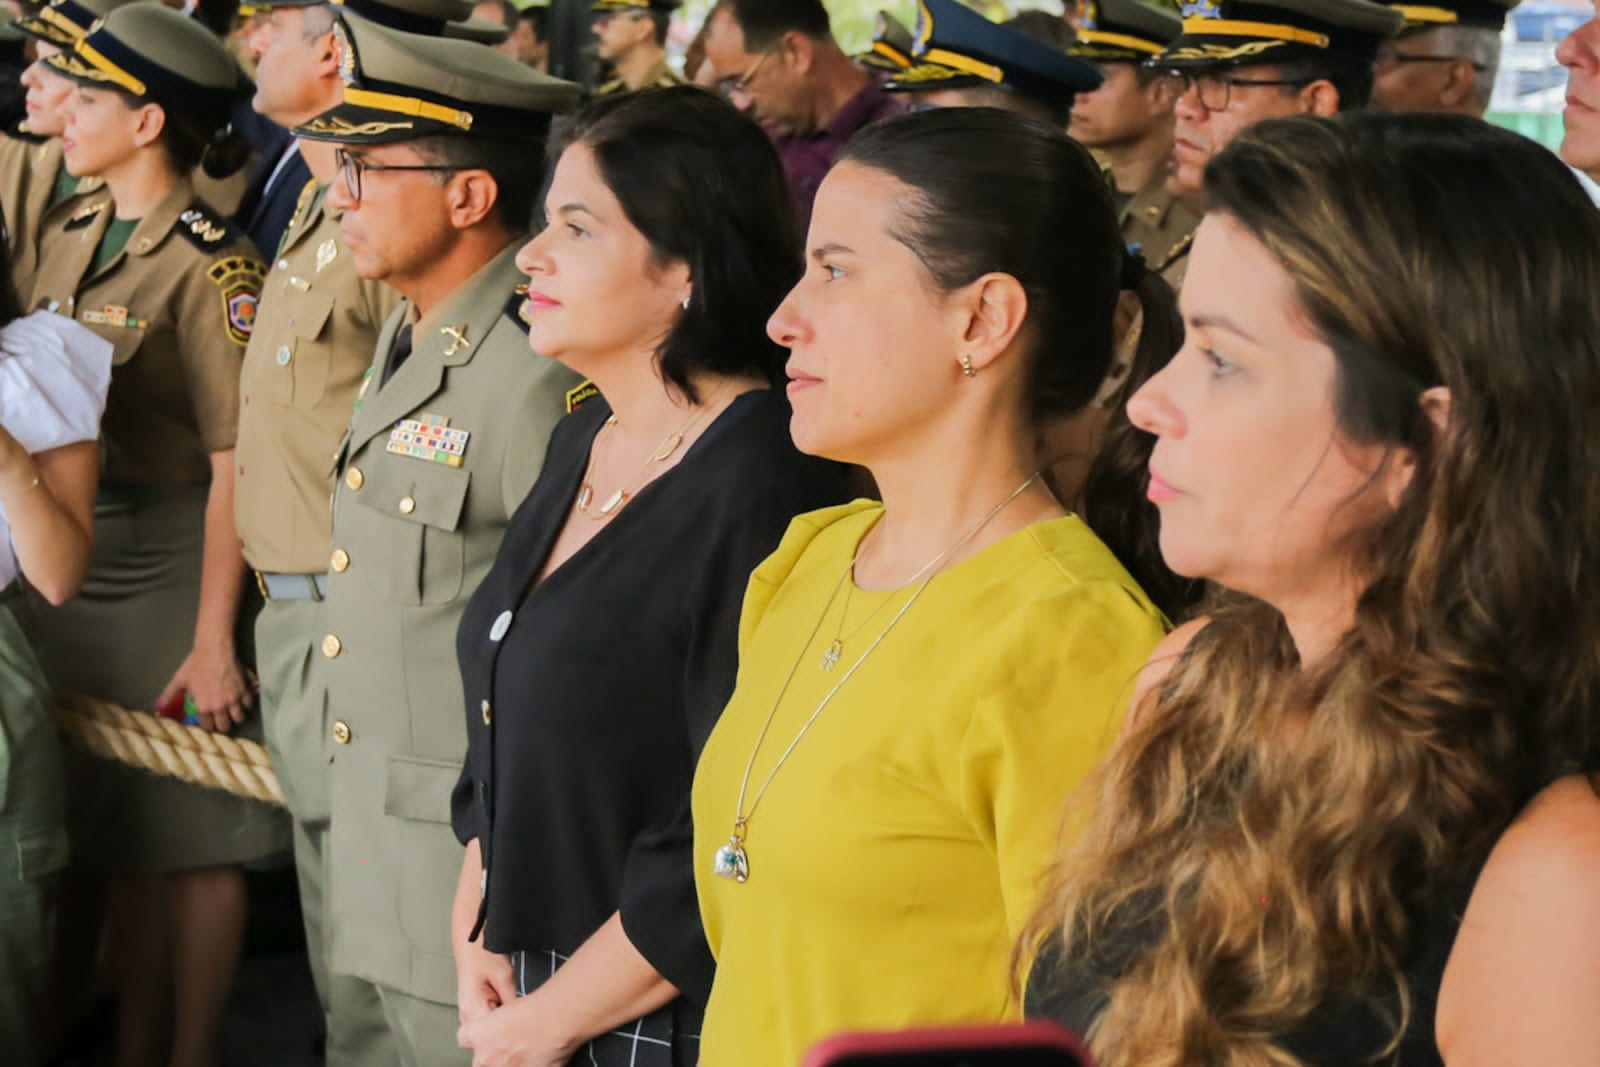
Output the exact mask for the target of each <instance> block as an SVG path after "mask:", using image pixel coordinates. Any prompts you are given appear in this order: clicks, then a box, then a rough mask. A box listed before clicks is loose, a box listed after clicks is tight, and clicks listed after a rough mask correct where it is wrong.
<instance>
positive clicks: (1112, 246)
mask: <svg viewBox="0 0 1600 1067" xmlns="http://www.w3.org/2000/svg"><path fill="white" fill-rule="evenodd" d="M839 159H840V160H841V161H849V162H851V163H855V164H858V165H860V166H864V167H871V168H872V169H874V170H879V171H883V172H884V173H886V174H889V175H891V176H892V177H894V178H895V179H897V180H898V181H900V182H903V183H904V184H906V185H908V186H910V187H911V188H912V189H914V190H915V195H913V196H910V197H907V198H906V199H905V201H904V203H903V206H902V208H901V210H900V218H899V221H898V224H897V226H896V228H895V236H896V237H898V238H899V240H900V241H901V242H902V243H903V244H905V245H906V246H907V247H908V248H910V249H911V250H912V251H913V252H915V253H916V255H917V257H918V258H919V259H920V260H922V263H923V265H924V266H925V267H927V269H928V272H929V273H930V274H931V275H932V276H933V280H934V283H935V284H936V285H938V286H940V287H941V288H943V289H957V288H960V287H961V286H963V285H968V284H970V283H971V282H973V281H975V280H977V279H978V278H980V277H982V276H983V275H985V274H988V273H991V272H998V273H1003V274H1009V275H1011V276H1012V277H1013V278H1015V279H1016V280H1017V281H1018V283H1020V284H1021V286H1022V288H1023V289H1024V291H1026V293H1027V294H1028V329H1029V330H1031V331H1032V334H1033V345H1032V352H1031V353H1030V365H1029V368H1028V382H1027V397H1028V407H1029V410H1028V415H1029V417H1030V419H1031V420H1032V422H1033V423H1034V424H1035V425H1038V424H1040V423H1044V422H1047V421H1049V420H1053V419H1057V418H1060V417H1063V416H1066V415H1071V414H1073V413H1075V412H1077V411H1080V410H1082V409H1083V408H1085V407H1086V406H1087V405H1088V404H1089V402H1090V401H1091V400H1093V399H1094V397H1095V394H1096V393H1097V392H1098V391H1099V389H1100V385H1101V383H1102V382H1103V381H1104V380H1105V377H1106V372H1107V371H1108V370H1109V369H1110V367H1111V357H1112V349H1113V345H1114V342H1115V337H1114V330H1113V325H1112V320H1113V317H1114V315H1115V313H1116V304H1117V295H1118V293H1119V292H1120V290H1121V289H1122V288H1123V282H1124V279H1125V272H1124V260H1125V258H1126V257H1127V256H1128V254H1129V253H1128V252H1127V249H1126V248H1125V247H1124V245H1123V241H1122V235H1121V233H1120V230H1119V227H1118V225H1117V214H1116V210H1115V208H1114V207H1113V206H1112V201H1111V191H1110V189H1109V187H1108V186H1107V184H1106V181H1105V179H1104V178H1103V177H1102V175H1101V171H1100V167H1099V166H1098V165H1097V164H1096V163H1095V161H1094V158H1093V157H1092V156H1090V155H1089V152H1088V151H1087V150H1086V149H1084V148H1083V147H1082V146H1080V145H1079V144H1078V143H1077V142H1075V141H1073V140H1071V139H1070V138H1068V137H1067V135H1066V134H1065V133H1064V132H1062V130H1061V129H1060V128H1059V127H1056V126H1051V125H1050V124H1048V123H1045V122H1041V121H1038V120H1036V119H1031V118H1026V117H1024V116H1021V115H1017V114H1015V113H1013V112H1009V111H1001V110H998V109H995V108H943V109H938V110H933V111H921V112H914V113H912V114H909V115H901V116H897V117H895V118H892V119H886V120H884V121H882V122H878V123H874V124H873V125H871V126H868V127H867V128H866V129H864V130H862V131H861V132H860V133H858V134H857V135H856V136H855V137H854V138H853V139H851V140H850V141H849V142H848V143H847V144H846V145H845V146H844V149H843V151H842V152H840V154H839ZM1130 273H1131V272H1130ZM1155 282H1156V284H1157V285H1160V284H1161V283H1160V279H1159V278H1157V279H1155ZM1163 289H1164V286H1163V287H1162V289H1157V288H1156V287H1155V286H1149V285H1145V283H1144V282H1142V281H1141V282H1140V283H1139V288H1138V291H1139V293H1140V300H1141V303H1143V304H1145V319H1146V323H1147V326H1146V335H1145V340H1144V341H1143V342H1142V345H1148V346H1150V347H1151V348H1155V347H1159V346H1161V345H1171V344H1173V337H1174V332H1175V331H1174V329H1173V328H1172V327H1173V324H1174V323H1175V322H1176V311H1175V309H1174V307H1173V302H1172V293H1171V291H1170V290H1165V291H1164V292H1163ZM1168 354H1169V355H1170V352H1169V353H1168Z"/></svg>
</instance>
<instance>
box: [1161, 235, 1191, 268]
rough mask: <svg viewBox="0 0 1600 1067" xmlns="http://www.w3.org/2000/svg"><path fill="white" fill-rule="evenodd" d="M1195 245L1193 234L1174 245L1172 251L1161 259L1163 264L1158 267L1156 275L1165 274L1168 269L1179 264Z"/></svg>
mask: <svg viewBox="0 0 1600 1067" xmlns="http://www.w3.org/2000/svg"><path fill="white" fill-rule="evenodd" d="M1193 244H1194V234H1192V233H1191V234H1189V235H1188V236H1187V237H1185V238H1184V239H1183V240H1181V241H1179V242H1178V243H1177V244H1175V245H1173V246H1172V249H1171V250H1170V251H1169V252H1167V254H1166V255H1165V256H1163V257H1162V258H1161V264H1160V266H1158V267H1156V273H1157V274H1161V273H1163V272H1165V271H1166V269H1167V268H1168V267H1170V266H1172V265H1173V264H1174V263H1176V262H1178V260H1180V259H1182V258H1183V257H1184V256H1187V255H1188V254H1189V249H1190V247H1191V246H1192V245H1193Z"/></svg>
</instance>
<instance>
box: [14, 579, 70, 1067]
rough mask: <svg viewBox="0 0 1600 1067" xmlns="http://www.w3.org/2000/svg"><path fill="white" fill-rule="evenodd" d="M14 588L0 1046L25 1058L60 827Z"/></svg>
mask: <svg viewBox="0 0 1600 1067" xmlns="http://www.w3.org/2000/svg"><path fill="white" fill-rule="evenodd" d="M17 588H18V586H17V584H16V583H13V585H12V586H11V588H10V589H8V590H6V591H4V592H0V1049H4V1050H5V1051H6V1053H7V1060H6V1062H8V1063H10V1062H16V1063H27V1062H29V1056H30V1052H31V1050H33V1047H34V1034H33V1033H32V1030H33V1022H34V1018H33V1016H34V1008H35V1004H36V1002H37V1001H38V998H39V991H40V989H41V988H42V987H43V985H44V974H45V958H46V951H47V949H48V936H49V933H48V932H49V930H50V922H49V919H48V916H49V912H50V904H49V898H50V887H51V884H52V882H53V881H54V878H53V876H54V875H55V873H56V872H57V871H59V870H60V869H61V868H62V867H63V866H65V865H66V862H67V832H66V825H65V801H64V800H63V797H62V786H61V759H60V752H59V750H58V748H57V744H56V728H55V721H54V719H53V718H52V717H51V714H50V708H51V704H52V699H51V695H50V687H49V685H48V683H46V681H45V677H44V669H43V668H42V667H41V666H40V665H39V661H38V659H37V658H35V656H34V652H33V647H32V645H31V644H30V643H29V642H28V639H27V638H26V637H25V636H24V635H23V631H22V626H21V625H20V623H19V622H18V619H17V614H16V611H15V610H14V606H15V603H16V601H18V600H19V599H20V598H19V597H18V595H17Z"/></svg>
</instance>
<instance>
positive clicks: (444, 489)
mask: <svg viewBox="0 0 1600 1067" xmlns="http://www.w3.org/2000/svg"><path fill="white" fill-rule="evenodd" d="M365 471H366V480H365V484H364V485H363V486H362V488H361V492H360V493H359V494H358V495H357V497H356V499H357V500H358V501H360V503H361V504H362V505H363V506H364V507H366V508H369V509H371V510H373V511H376V512H378V513H379V515H377V516H374V518H376V519H377V520H378V521H376V522H373V523H371V524H370V528H371V529H372V530H374V532H375V533H377V536H376V538H375V542H376V543H374V544H372V545H370V546H368V545H362V546H360V548H359V552H360V553H361V554H362V555H365V556H367V557H369V558H368V559H366V560H365V561H362V560H360V559H354V560H352V564H353V566H359V567H360V569H361V570H362V571H363V572H364V573H365V574H366V576H367V581H368V582H369V583H371V584H372V586H373V588H374V589H375V590H376V591H377V592H379V593H381V594H383V595H384V596H385V597H387V598H389V599H390V600H393V601H395V602H396V603H400V604H444V603H448V602H449V601H452V600H454V599H456V598H457V597H459V596H460V595H461V584H462V578H463V572H464V570H465V561H466V549H465V546H464V544H463V543H462V537H461V535H460V534H459V533H458V532H457V528H458V527H459V526H460V523H461V516H462V512H463V511H464V510H465V508H466V501H467V485H468V483H469V482H470V480H471V474H470V473H469V472H468V471H466V470H463V469H462V468H460V467H446V466H444V465H443V464H436V463H429V462H428V461H426V460H421V459H412V458H410V457H407V456H396V455H391V454H388V453H382V454H380V455H379V456H377V457H374V459H373V460H372V461H371V462H370V463H369V464H368V465H367V466H366V467H365ZM364 525H367V524H364ZM357 551H358V550H356V549H352V552H351V554H352V556H354V555H356V552H357Z"/></svg>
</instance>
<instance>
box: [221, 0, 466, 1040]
mask: <svg viewBox="0 0 1600 1067" xmlns="http://www.w3.org/2000/svg"><path fill="white" fill-rule="evenodd" d="M337 10H338V9H337V8H334V7H332V6H330V5H328V4H324V3H305V2H299V0H294V2H289V3H272V4H271V6H270V7H268V8H267V9H266V11H265V12H264V13H263V15H262V16H261V21H260V22H259V23H258V24H257V25H256V26H255V27H254V28H253V29H252V32H251V33H250V36H249V42H248V43H249V47H250V49H251V52H252V53H253V55H254V56H255V59H256V93H255V99H254V107H255V110H256V111H257V112H258V113H259V114H260V115H262V116H264V117H265V118H266V119H268V120H269V121H271V122H272V123H274V124H275V125H277V126H280V127H282V128H284V129H293V128H295V127H296V126H299V125H300V124H301V123H303V122H307V121H309V120H311V119H313V118H315V117H316V116H317V115H319V114H321V113H322V112H324V111H327V110H328V109H330V108H332V107H334V106H336V105H337V104H338V103H339V102H340V101H341V100H342V99H343V98H344V82H343V80H342V79H341V77H340V75H339V55H340V52H339V44H338V41H337V38H336V37H335V35H334V32H333V30H334V25H335V22H336V18H337V16H336V14H335V12H336V11H337ZM440 14H441V15H443V14H448V11H447V10H445V9H443V8H441V9H440ZM293 144H294V147H293V149H292V151H291V154H290V156H289V158H287V159H285V160H284V161H283V162H282V163H281V164H280V165H279V166H278V168H277V169H278V173H277V174H276V175H275V176H273V177H272V180H271V183H270V184H268V185H267V186H266V188H265V190H264V195H262V196H261V198H260V201H259V203H260V205H261V208H260V213H261V214H262V215H267V214H269V213H270V214H271V215H273V216H277V215H278V213H279V211H280V207H282V206H284V205H283V202H285V201H286V209H285V210H283V213H282V216H281V219H280V220H279V221H278V222H277V230H278V232H279V233H280V235H281V237H280V238H279V239H275V240H274V242H273V246H272V247H271V248H269V249H267V251H269V252H271V253H272V254H271V255H270V257H269V258H268V262H267V276H266V279H265V280H264V281H263V283H262V287H261V302H260V304H259V306H258V307H257V309H256V323H255V329H254V330H253V331H252V333H251V337H250V345H249V347H248V348H247V349H246V350H245V356H244V366H243V368H242V370H241V373H240V390H241V398H242V406H241V408H240V411H239V439H238V445H237V448H236V455H237V459H238V474H237V480H236V485H235V490H234V520H235V526H236V527H237V530H238V534H239V540H240V543H241V544H242V545H243V547H244V556H245V561H246V562H247V563H248V564H249V565H250V568H251V570H252V571H253V572H254V575H253V576H254V582H255V585H256V589H257V590H258V592H259V594H260V596H261V598H262V601H263V603H262V607H261V611H260V614H259V615H258V616H257V618H256V624H255V648H256V670H257V672H258V674H259V675H260V679H261V691H260V696H261V718H262V725H263V728H264V731H265V734H266V741H267V747H268V751H269V752H270V753H271V755H272V767H273V770H274V771H275V772H276V773H277V776H278V781H279V783H280V784H281V785H282V787H283V793H284V799H285V801H286V802H287V804H288V808H289V815H290V818H291V821H292V823H293V831H294V833H293V838H294V841H293V844H294V856H295V872H296V874H297V876H298V881H299V888H300V911H301V916H302V921H303V923H304V929H305V935H306V948H307V955H308V957H309V960H310V964H311V974H312V978H313V981H314V983H315V986H316V991H317V996H318V1000H319V1002H320V1005H321V1008H322V1014H323V1023H324V1027H323V1029H324V1040H325V1052H326V1058H327V1062H328V1063H330V1064H338V1065H342V1067H392V1065H393V1064H395V1063H396V1062H397V1061H398V1060H399V1052H398V1050H397V1049H396V1048H395V1046H394V1044H393V1042H392V1041H391V1040H390V1037H389V1027H388V1025H387V1023H386V1022H385V1019H384V1014H383V1005H382V1003H381V1002H380V1001H379V999H378V997H377V993H376V990H375V989H374V988H373V987H372V985H371V984H370V983H368V982H365V981H362V980H359V979H354V978H348V977H344V976H338V975H333V976H330V974H329V972H328V967H327V960H328V952H327V921H326V911H327V906H326V905H327V894H326V878H325V876H324V872H325V869H326V866H327V864H326V854H325V845H326V841H327V836H328V810H329V803H328V790H329V767H328V755H327V748H328V742H327V736H328V725H327V723H328V709H327V699H326V691H325V687H324V686H323V683H322V666H323V664H324V663H325V662H326V661H325V660H324V659H323V657H322V653H321V651H320V650H319V643H320V642H321V640H322V636H323V634H325V633H326V632H327V627H326V626H325V625H324V623H323V618H322V611H323V605H322V597H323V595H324V593H325V592H326V589H327V574H328V570H329V555H328V554H329V552H330V550H331V548H330V545H331V540H332V536H333V535H332V529H331V525H332V516H331V515H330V513H329V508H328V501H329V499H330V498H331V497H332V495H333V487H334V479H333V473H332V471H331V470H330V464H329V457H330V456H331V455H332V454H333V452H334V450H335V449H336V448H337V447H338V444H339V441H340V439H341V438H342V437H343V435H344V432H345V430H346V428H348V426H349V424H350V411H351V408H352V406H353V405H354V403H355V398H356V390H357V389H359V388H360V386H361V380H362V375H363V374H364V373H365V372H366V370H367V368H368V367H369V366H371V365H372V353H373V351H374V349H375V347H376V345H377V341H378V334H379V332H380V331H381V330H382V328H383V324H384V322H385V321H386V320H387V319H388V317H389V315H390V314H391V313H392V312H393V311H394V309H395V308H396V307H398V306H399V303H400V295H399V294H398V293H396V292H395V291H394V290H393V289H392V288H390V287H389V286H388V285H385V284H384V283H383V282H381V281H377V280H374V279H367V278H363V277H361V276H360V275H359V274H357V273H356V270H355V265H354V262H353V257H352V256H351V254H350V252H349V250H348V249H347V248H346V247H345V246H344V245H343V244H342V243H341V241H340V230H339V218H338V213H337V212H334V211H333V210H331V209H330V208H329V207H328V204H327V190H328V186H329V184H330V183H331V182H332V181H333V180H334V178H335V176H336V173H337V172H336V164H335V160H334V153H335V146H334V145H332V144H329V143H326V142H322V141H299V140H296V141H295V142H294V143H293ZM273 249H275V251H274V250H273Z"/></svg>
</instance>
